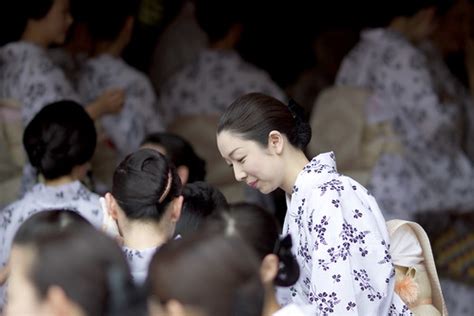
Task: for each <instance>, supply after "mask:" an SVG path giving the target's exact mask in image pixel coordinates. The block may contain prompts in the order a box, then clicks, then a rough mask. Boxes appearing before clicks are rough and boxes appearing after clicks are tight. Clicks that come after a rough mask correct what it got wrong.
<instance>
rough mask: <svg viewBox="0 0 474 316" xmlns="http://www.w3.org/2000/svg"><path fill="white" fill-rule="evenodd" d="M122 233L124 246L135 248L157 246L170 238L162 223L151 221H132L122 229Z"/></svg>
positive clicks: (142, 248) (143, 248)
mask: <svg viewBox="0 0 474 316" xmlns="http://www.w3.org/2000/svg"><path fill="white" fill-rule="evenodd" d="M122 235H123V236H122V237H123V241H124V246H125V247H128V248H131V249H135V250H145V249H149V248H156V247H159V246H161V245H163V244H164V243H166V242H167V241H168V239H169V234H168V233H166V232H165V231H164V229H163V228H162V227H161V226H160V224H159V223H154V222H151V221H149V222H142V221H130V222H129V223H127V224H126V225H125V227H124V228H123V229H122Z"/></svg>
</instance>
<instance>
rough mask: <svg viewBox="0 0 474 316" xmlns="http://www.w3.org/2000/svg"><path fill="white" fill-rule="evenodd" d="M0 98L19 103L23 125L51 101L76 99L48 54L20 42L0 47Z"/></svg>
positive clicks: (44, 50)
mask: <svg viewBox="0 0 474 316" xmlns="http://www.w3.org/2000/svg"><path fill="white" fill-rule="evenodd" d="M0 99H13V100H15V101H17V102H20V104H21V106H22V108H21V116H22V120H23V124H24V126H26V125H27V124H28V122H29V121H30V120H31V119H32V118H33V117H34V116H35V115H36V113H38V112H39V111H40V110H41V109H42V108H43V107H45V106H46V105H48V104H50V103H52V102H56V101H61V100H74V101H77V102H79V100H80V99H79V96H78V95H77V93H76V92H75V90H74V88H73V86H72V85H71V83H70V82H69V81H68V80H67V79H66V76H65V75H64V72H63V71H62V70H61V68H59V67H58V66H57V65H56V64H55V63H53V61H52V60H51V59H50V57H49V55H48V51H47V50H46V49H44V48H42V47H40V46H38V45H35V44H32V43H29V42H23V41H20V42H12V43H9V44H7V45H5V46H2V47H1V48H0Z"/></svg>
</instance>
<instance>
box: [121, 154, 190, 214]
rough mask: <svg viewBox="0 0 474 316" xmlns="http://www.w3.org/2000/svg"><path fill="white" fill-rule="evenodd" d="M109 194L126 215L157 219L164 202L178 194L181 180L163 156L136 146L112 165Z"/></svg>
mask: <svg viewBox="0 0 474 316" xmlns="http://www.w3.org/2000/svg"><path fill="white" fill-rule="evenodd" d="M112 195H113V196H114V198H115V199H116V201H117V203H118V204H119V206H120V208H121V209H122V210H123V211H124V212H125V214H126V216H127V217H128V218H130V219H135V220H154V221H159V220H160V219H161V217H162V216H163V214H164V213H165V211H166V207H167V206H168V204H169V203H170V202H171V201H172V200H173V199H174V198H176V197H178V196H180V195H181V181H180V179H179V177H178V175H177V173H176V169H175V168H174V166H173V165H172V164H171V163H170V162H169V161H168V159H167V158H166V157H165V156H163V155H162V154H160V153H159V152H157V151H156V150H153V149H140V150H138V151H136V152H134V153H132V154H130V155H128V156H127V157H125V159H124V160H123V161H122V162H121V163H120V164H119V166H118V167H117V169H115V173H114V176H113V184H112Z"/></svg>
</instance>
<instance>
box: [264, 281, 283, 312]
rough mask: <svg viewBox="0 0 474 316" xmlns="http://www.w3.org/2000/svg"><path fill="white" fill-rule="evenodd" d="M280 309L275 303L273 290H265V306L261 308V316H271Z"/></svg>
mask: <svg viewBox="0 0 474 316" xmlns="http://www.w3.org/2000/svg"><path fill="white" fill-rule="evenodd" d="M280 309H281V306H280V304H278V302H277V299H276V296H275V289H274V288H273V286H271V288H268V289H266V290H265V304H264V306H263V313H262V316H272V315H273V314H275V313H276V312H277V311H278V310H280Z"/></svg>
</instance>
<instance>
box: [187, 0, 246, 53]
mask: <svg viewBox="0 0 474 316" xmlns="http://www.w3.org/2000/svg"><path fill="white" fill-rule="evenodd" d="M241 3H242V1H237V0H227V1H219V0H196V19H197V21H198V24H199V26H200V27H201V28H202V30H203V31H204V32H205V33H206V34H207V36H208V38H209V41H210V43H211V44H212V43H215V42H217V41H219V40H221V39H223V38H225V37H226V35H227V34H228V33H229V31H230V30H231V28H232V27H233V26H235V25H237V24H240V23H241V22H242V10H243V9H242V8H241V6H242V4H241Z"/></svg>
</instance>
